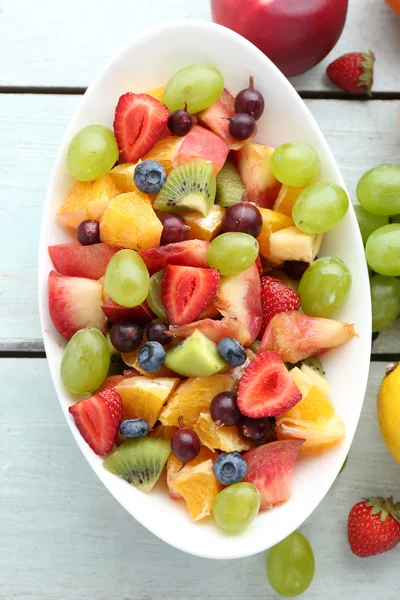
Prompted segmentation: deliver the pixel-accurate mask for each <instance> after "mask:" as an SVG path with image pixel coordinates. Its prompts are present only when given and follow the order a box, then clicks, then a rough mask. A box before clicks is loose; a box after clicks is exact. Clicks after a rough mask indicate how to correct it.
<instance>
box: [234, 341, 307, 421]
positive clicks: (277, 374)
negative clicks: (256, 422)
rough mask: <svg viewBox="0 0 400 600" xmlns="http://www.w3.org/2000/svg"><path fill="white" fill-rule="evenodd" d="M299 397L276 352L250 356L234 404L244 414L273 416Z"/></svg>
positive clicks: (253, 416) (255, 417)
mask: <svg viewBox="0 0 400 600" xmlns="http://www.w3.org/2000/svg"><path fill="white" fill-rule="evenodd" d="M301 399H302V394H301V392H300V390H299V389H298V387H297V386H296V384H295V383H294V381H293V379H292V378H291V377H290V374H289V371H288V370H287V368H286V367H285V363H284V362H283V360H282V359H281V358H280V356H279V354H276V352H262V353H261V354H258V355H257V356H256V358H254V359H253V360H252V361H251V363H250V364H249V366H248V367H247V369H246V370H245V372H244V374H243V377H242V378H241V380H240V383H239V388H238V393H237V404H238V407H239V410H240V412H241V413H242V414H243V415H245V416H246V417H251V418H252V419H258V418H259V417H276V416H277V415H282V414H283V413H285V412H286V411H288V410H289V408H292V406H294V405H295V404H297V403H298V402H299V401H300V400H301Z"/></svg>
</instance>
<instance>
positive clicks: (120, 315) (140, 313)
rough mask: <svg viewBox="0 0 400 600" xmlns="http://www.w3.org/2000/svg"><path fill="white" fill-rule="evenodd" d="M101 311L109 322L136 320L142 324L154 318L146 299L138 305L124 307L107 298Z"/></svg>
mask: <svg viewBox="0 0 400 600" xmlns="http://www.w3.org/2000/svg"><path fill="white" fill-rule="evenodd" d="M101 308H102V311H103V313H104V314H105V315H106V317H107V319H109V320H110V321H111V323H120V322H121V321H136V323H139V325H144V324H145V323H148V322H149V321H151V320H152V319H153V318H154V315H153V313H152V312H151V310H150V308H149V305H148V304H147V302H146V300H145V301H144V302H142V304H139V305H138V306H133V307H132V308H126V307H125V306H121V305H120V304H117V303H116V302H114V300H111V298H110V300H107V302H106V303H105V304H103V306H102V307H101Z"/></svg>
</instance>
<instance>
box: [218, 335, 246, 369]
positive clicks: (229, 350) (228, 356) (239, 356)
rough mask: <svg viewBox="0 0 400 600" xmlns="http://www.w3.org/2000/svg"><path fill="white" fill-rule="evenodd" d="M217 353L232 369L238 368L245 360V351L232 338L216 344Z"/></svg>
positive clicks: (223, 339)
mask: <svg viewBox="0 0 400 600" xmlns="http://www.w3.org/2000/svg"><path fill="white" fill-rule="evenodd" d="M218 352H219V353H220V355H221V356H222V358H223V359H224V360H226V362H227V363H229V364H230V365H232V366H233V367H240V365H243V364H244V363H245V362H246V360H247V354H246V350H245V349H244V348H243V346H242V344H240V343H239V342H238V341H237V340H235V339H234V338H230V337H226V338H222V340H221V341H220V342H219V344H218Z"/></svg>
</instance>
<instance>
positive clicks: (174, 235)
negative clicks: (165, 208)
mask: <svg viewBox="0 0 400 600" xmlns="http://www.w3.org/2000/svg"><path fill="white" fill-rule="evenodd" d="M162 224H163V231H162V234H161V241H160V246H166V245H167V244H174V243H175V242H184V241H186V240H187V238H188V233H189V230H190V227H189V225H186V221H185V219H184V218H183V217H181V216H180V215H175V214H170V215H166V216H165V217H164V218H163V219H162Z"/></svg>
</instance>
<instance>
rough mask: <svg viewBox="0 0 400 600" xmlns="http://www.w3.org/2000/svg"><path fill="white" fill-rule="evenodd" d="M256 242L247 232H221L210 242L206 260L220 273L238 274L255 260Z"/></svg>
mask: <svg viewBox="0 0 400 600" xmlns="http://www.w3.org/2000/svg"><path fill="white" fill-rule="evenodd" d="M257 256H258V242H257V240H256V239H255V238H254V237H253V236H252V235H249V234H248V233H223V234H222V235H219V236H218V237H216V238H215V239H214V240H213V241H212V242H211V244H210V247H209V249H208V254H207V261H208V264H209V265H210V267H213V268H214V269H218V270H219V272H220V273H221V275H223V276H225V277H231V276H233V275H239V273H242V272H243V271H245V270H246V269H248V268H249V267H251V265H252V264H253V263H254V262H255V261H256V260H257Z"/></svg>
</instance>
